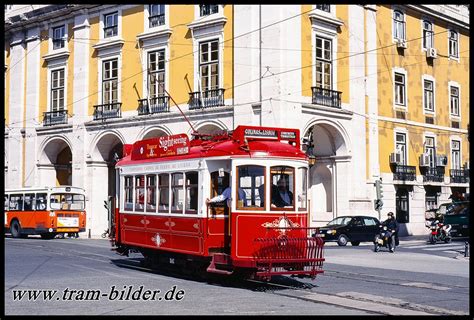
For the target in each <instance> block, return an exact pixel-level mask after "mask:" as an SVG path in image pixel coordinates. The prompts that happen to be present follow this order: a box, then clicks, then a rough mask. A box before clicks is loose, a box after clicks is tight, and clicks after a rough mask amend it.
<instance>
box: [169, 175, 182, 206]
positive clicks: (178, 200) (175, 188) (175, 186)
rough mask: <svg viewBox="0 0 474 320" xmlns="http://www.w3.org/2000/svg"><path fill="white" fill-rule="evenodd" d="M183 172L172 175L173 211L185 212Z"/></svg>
mask: <svg viewBox="0 0 474 320" xmlns="http://www.w3.org/2000/svg"><path fill="white" fill-rule="evenodd" d="M183 182H184V181H183V174H182V173H181V172H179V173H173V174H172V175H171V199H172V200H171V201H172V202H171V212H172V213H183V203H184V190H183Z"/></svg>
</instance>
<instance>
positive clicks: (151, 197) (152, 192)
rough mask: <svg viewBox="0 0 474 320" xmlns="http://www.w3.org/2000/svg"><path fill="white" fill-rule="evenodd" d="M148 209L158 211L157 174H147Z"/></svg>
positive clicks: (148, 210)
mask: <svg viewBox="0 0 474 320" xmlns="http://www.w3.org/2000/svg"><path fill="white" fill-rule="evenodd" d="M146 211H147V212H156V176H155V175H148V176H146Z"/></svg>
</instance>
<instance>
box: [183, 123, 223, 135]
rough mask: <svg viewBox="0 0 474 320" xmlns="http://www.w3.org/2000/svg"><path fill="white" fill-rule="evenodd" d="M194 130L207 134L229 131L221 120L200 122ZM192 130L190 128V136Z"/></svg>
mask: <svg viewBox="0 0 474 320" xmlns="http://www.w3.org/2000/svg"><path fill="white" fill-rule="evenodd" d="M194 128H196V130H197V131H199V133H207V134H213V133H218V132H221V131H223V130H224V131H226V130H228V128H227V126H226V125H225V124H224V123H222V122H221V121H219V120H206V121H202V122H199V123H198V124H197V125H194ZM191 132H192V129H191V128H189V130H188V135H189V134H191Z"/></svg>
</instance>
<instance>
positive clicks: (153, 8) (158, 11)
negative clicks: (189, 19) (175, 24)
mask: <svg viewBox="0 0 474 320" xmlns="http://www.w3.org/2000/svg"><path fill="white" fill-rule="evenodd" d="M148 12H149V17H148V21H149V22H150V24H149V26H150V28H153V27H157V26H161V25H163V24H165V5H164V4H150V6H149V11H148Z"/></svg>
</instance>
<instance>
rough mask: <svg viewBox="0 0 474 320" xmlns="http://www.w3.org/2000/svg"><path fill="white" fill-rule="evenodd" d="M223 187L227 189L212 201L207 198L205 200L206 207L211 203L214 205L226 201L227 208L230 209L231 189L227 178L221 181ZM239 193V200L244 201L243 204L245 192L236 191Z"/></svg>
mask: <svg viewBox="0 0 474 320" xmlns="http://www.w3.org/2000/svg"><path fill="white" fill-rule="evenodd" d="M223 184H224V185H227V187H226V188H225V189H224V191H222V194H220V195H218V196H215V197H214V198H212V199H209V198H207V199H206V205H208V206H209V204H211V203H216V202H222V201H226V200H227V207H228V208H230V206H231V200H232V188H231V186H230V184H229V178H226V179H225V180H224V181H223ZM238 190H239V191H238V192H239V200H244V203H245V192H244V190H242V189H241V188H239V189H238Z"/></svg>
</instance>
